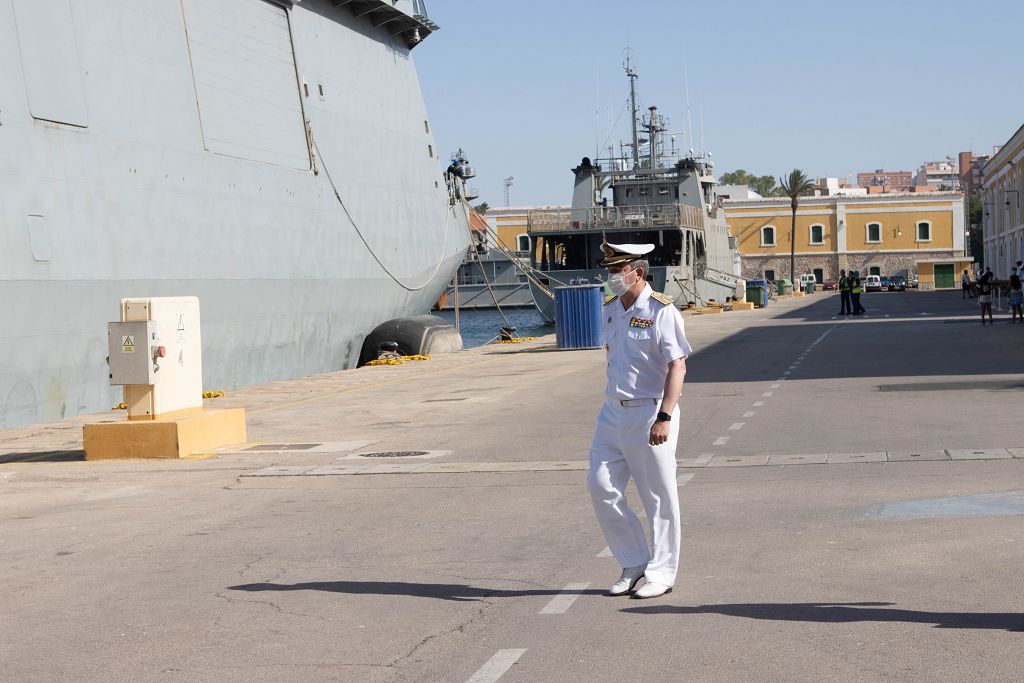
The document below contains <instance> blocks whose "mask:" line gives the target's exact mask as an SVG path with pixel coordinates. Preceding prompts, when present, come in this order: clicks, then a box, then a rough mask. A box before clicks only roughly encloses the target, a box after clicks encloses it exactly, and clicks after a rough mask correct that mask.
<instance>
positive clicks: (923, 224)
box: [917, 221, 932, 242]
mask: <svg viewBox="0 0 1024 683" xmlns="http://www.w3.org/2000/svg"><path fill="white" fill-rule="evenodd" d="M917 241H918V242H931V241H932V224H931V223H930V222H928V221H918V223H917Z"/></svg>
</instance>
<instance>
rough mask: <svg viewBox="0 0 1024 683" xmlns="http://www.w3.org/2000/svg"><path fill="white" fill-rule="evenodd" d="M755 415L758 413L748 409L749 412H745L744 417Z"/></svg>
mask: <svg viewBox="0 0 1024 683" xmlns="http://www.w3.org/2000/svg"><path fill="white" fill-rule="evenodd" d="M754 415H757V413H755V412H754V411H753V410H748V411H747V412H745V413H743V417H754Z"/></svg>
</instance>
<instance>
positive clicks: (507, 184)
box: [505, 176, 515, 206]
mask: <svg viewBox="0 0 1024 683" xmlns="http://www.w3.org/2000/svg"><path fill="white" fill-rule="evenodd" d="M514 182H515V178H513V177H512V176H509V177H508V178H505V206H508V205H509V203H508V201H509V190H510V189H511V188H512V184H513V183H514Z"/></svg>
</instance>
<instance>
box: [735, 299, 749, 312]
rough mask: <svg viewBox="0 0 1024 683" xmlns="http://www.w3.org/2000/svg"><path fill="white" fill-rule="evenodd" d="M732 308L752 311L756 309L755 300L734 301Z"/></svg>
mask: <svg viewBox="0 0 1024 683" xmlns="http://www.w3.org/2000/svg"><path fill="white" fill-rule="evenodd" d="M732 310H734V311H752V310H754V302H752V301H733V302H732Z"/></svg>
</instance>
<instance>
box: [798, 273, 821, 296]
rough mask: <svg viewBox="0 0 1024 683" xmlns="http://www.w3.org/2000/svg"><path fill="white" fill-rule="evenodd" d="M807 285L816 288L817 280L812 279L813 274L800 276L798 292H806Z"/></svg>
mask: <svg viewBox="0 0 1024 683" xmlns="http://www.w3.org/2000/svg"><path fill="white" fill-rule="evenodd" d="M808 285H814V286H815V288H817V285H818V279H817V278H815V277H814V274H813V273H804V274H803V275H801V276H800V291H801V292H806V291H807V286H808ZM812 291H813V290H812Z"/></svg>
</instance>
